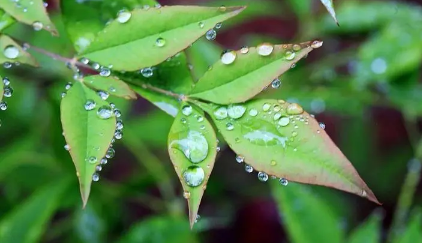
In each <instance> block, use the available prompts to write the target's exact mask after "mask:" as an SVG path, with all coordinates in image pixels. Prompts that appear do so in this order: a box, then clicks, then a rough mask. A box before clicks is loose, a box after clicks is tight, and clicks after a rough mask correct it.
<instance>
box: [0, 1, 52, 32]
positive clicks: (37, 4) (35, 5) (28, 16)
mask: <svg viewBox="0 0 422 243" xmlns="http://www.w3.org/2000/svg"><path fill="white" fill-rule="evenodd" d="M0 8H2V9H3V10H4V11H6V13H8V14H10V15H11V16H12V17H14V18H15V19H17V20H18V21H19V22H22V23H25V24H29V25H32V26H33V27H34V29H35V30H41V29H45V30H47V31H49V32H51V33H52V34H53V35H58V32H57V29H56V27H55V26H54V24H53V23H52V22H51V20H50V18H49V17H48V14H47V11H46V9H45V7H44V1H43V0H20V1H2V3H0ZM25 10H26V11H25Z"/></svg>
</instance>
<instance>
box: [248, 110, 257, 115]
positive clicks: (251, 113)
mask: <svg viewBox="0 0 422 243" xmlns="http://www.w3.org/2000/svg"><path fill="white" fill-rule="evenodd" d="M249 115H250V116H257V115H258V111H257V110H256V109H251V110H250V111H249Z"/></svg>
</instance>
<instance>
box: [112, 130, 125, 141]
mask: <svg viewBox="0 0 422 243" xmlns="http://www.w3.org/2000/svg"><path fill="white" fill-rule="evenodd" d="M114 138H115V139H118V140H120V139H122V138H123V132H122V131H120V130H117V131H116V132H115V133H114Z"/></svg>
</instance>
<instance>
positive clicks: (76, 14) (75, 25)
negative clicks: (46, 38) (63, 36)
mask: <svg viewBox="0 0 422 243" xmlns="http://www.w3.org/2000/svg"><path fill="white" fill-rule="evenodd" d="M95 3H97V6H91V5H88V4H85V2H84V1H60V4H61V10H62V16H63V21H64V24H65V26H66V30H67V33H68V34H69V37H70V39H71V41H72V42H73V45H74V47H75V50H76V51H77V52H82V51H84V50H85V49H86V48H87V47H88V46H89V45H90V44H91V43H92V42H93V41H94V39H95V35H96V34H97V33H98V32H99V31H100V30H102V29H103V28H104V26H105V24H104V23H103V22H102V21H101V12H100V9H99V6H100V2H91V4H95Z"/></svg>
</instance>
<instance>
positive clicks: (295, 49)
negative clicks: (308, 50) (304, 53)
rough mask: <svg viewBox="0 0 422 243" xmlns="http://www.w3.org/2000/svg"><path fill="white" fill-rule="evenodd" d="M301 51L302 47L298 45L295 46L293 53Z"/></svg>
mask: <svg viewBox="0 0 422 243" xmlns="http://www.w3.org/2000/svg"><path fill="white" fill-rule="evenodd" d="M300 49H302V48H301V47H300V45H298V44H294V45H293V51H300Z"/></svg>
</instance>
